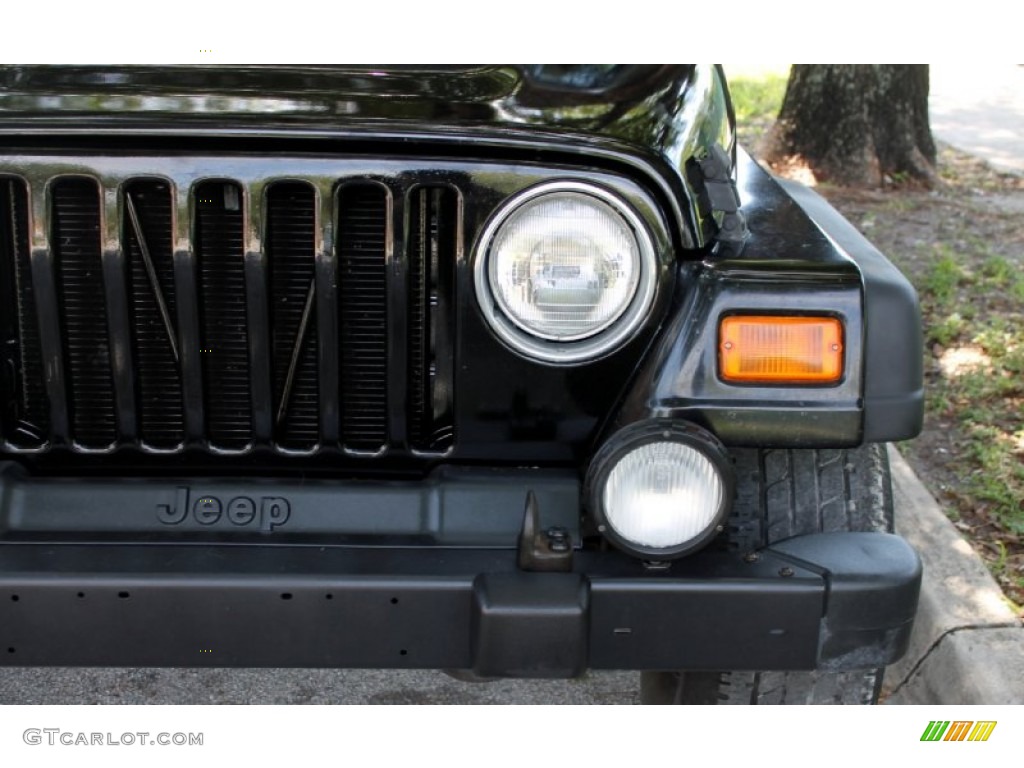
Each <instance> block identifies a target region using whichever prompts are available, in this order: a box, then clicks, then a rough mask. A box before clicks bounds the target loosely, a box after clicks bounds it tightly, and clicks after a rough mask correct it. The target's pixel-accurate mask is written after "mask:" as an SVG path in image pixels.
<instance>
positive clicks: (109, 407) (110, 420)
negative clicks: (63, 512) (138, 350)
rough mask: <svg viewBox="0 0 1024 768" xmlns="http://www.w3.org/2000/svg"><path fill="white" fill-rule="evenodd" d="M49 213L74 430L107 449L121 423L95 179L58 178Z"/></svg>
mask: <svg viewBox="0 0 1024 768" xmlns="http://www.w3.org/2000/svg"><path fill="white" fill-rule="evenodd" d="M50 217H51V219H50V220H51V225H52V229H51V233H52V236H51V242H52V243H53V252H54V256H55V260H56V264H57V284H58V293H59V295H60V300H61V308H62V331H63V338H64V360H65V365H66V366H67V386H68V399H69V401H70V410H71V430H72V434H73V435H74V439H75V442H76V443H77V444H79V445H81V446H83V447H87V448H106V447H108V446H110V445H112V444H113V443H114V441H115V440H116V438H117V428H116V423H115V417H114V388H113V380H112V376H111V369H110V343H109V338H108V336H107V310H106V300H105V297H106V294H105V292H104V285H103V265H102V261H101V243H100V196H99V189H98V187H97V185H96V182H94V181H91V180H89V179H77V178H76V179H61V180H59V181H57V182H55V183H54V184H53V186H52V191H51V212H50Z"/></svg>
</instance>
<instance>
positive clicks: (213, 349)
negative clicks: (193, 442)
mask: <svg viewBox="0 0 1024 768" xmlns="http://www.w3.org/2000/svg"><path fill="white" fill-rule="evenodd" d="M193 202H194V210H195V221H196V224H195V254H196V260H197V262H198V264H199V314H200V331H199V343H200V358H201V359H202V362H203V365H202V368H203V391H204V399H205V401H206V429H207V437H208V439H209V441H210V443H211V445H213V446H214V447H216V448H222V449H225V450H244V449H245V448H247V447H248V446H249V445H250V443H251V440H252V407H251V403H252V401H251V395H250V381H249V347H248V338H249V335H248V330H247V325H246V292H245V263H244V257H245V253H244V243H243V236H244V232H243V226H244V221H243V213H242V204H243V200H242V190H241V188H240V187H239V186H238V185H237V184H235V183H233V182H206V183H203V184H200V185H199V186H198V187H197V188H196V190H195V193H194V200H193Z"/></svg>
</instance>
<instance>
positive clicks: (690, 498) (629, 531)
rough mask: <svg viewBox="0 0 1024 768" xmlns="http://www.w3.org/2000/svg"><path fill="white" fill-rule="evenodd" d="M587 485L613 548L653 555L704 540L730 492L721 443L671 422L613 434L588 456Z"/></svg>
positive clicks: (688, 548) (671, 553)
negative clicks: (593, 457)
mask: <svg viewBox="0 0 1024 768" xmlns="http://www.w3.org/2000/svg"><path fill="white" fill-rule="evenodd" d="M590 482H591V506H592V508H593V510H594V513H595V517H596V518H597V521H598V526H599V529H600V530H601V532H602V533H603V534H604V535H605V536H606V537H607V538H609V539H610V540H611V541H612V542H613V543H615V544H616V545H617V546H619V547H620V548H621V549H625V550H627V551H629V552H632V553H633V554H637V555H640V556H644V557H649V558H655V559H666V558H674V557H679V556H681V555H684V554H686V553H688V552H692V551H694V550H695V549H698V548H699V547H701V546H703V545H704V544H705V543H707V542H708V541H709V540H710V539H711V538H712V537H713V536H715V534H716V533H718V531H720V530H721V527H720V526H721V525H722V523H723V521H724V519H725V516H726V514H727V513H728V508H729V506H730V502H731V497H732V476H731V469H730V464H729V461H728V458H727V457H726V455H725V451H724V449H723V448H722V447H721V445H720V444H719V443H718V442H717V441H716V440H715V439H714V438H713V437H712V436H711V435H709V434H708V433H706V432H704V431H703V430H700V429H698V428H696V427H692V426H690V425H684V424H678V423H673V422H647V423H642V424H639V425H633V426H631V427H627V428H626V429H625V430H622V431H621V432H619V433H617V434H616V435H615V436H614V437H613V438H612V439H611V440H610V441H609V442H608V444H606V445H605V447H604V448H603V449H602V450H601V451H600V452H599V453H598V456H597V457H595V460H594V464H593V465H592V469H591V481H590Z"/></svg>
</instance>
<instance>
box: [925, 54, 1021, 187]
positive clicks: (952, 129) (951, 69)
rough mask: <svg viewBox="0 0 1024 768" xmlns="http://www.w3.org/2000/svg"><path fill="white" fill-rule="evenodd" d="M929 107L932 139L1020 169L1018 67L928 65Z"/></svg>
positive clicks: (995, 164) (994, 163)
mask: <svg viewBox="0 0 1024 768" xmlns="http://www.w3.org/2000/svg"><path fill="white" fill-rule="evenodd" d="M929 106H930V115H931V124H932V132H933V133H934V134H935V136H936V137H938V138H939V139H941V140H942V141H945V142H947V143H949V144H952V145H953V146H954V147H956V148H958V149H962V150H964V151H965V152H970V153H971V154H973V155H977V156H978V157H981V158H984V159H985V160H987V161H988V162H989V163H990V164H991V165H992V166H993V167H995V168H999V169H1001V170H1010V171H1020V172H1024V66H1019V65H1015V64H984V65H970V66H964V65H959V66H956V65H949V64H933V65H932V67H931V98H930V103H929Z"/></svg>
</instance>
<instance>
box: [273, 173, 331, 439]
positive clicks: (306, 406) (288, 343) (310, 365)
mask: <svg viewBox="0 0 1024 768" xmlns="http://www.w3.org/2000/svg"><path fill="white" fill-rule="evenodd" d="M315 206H316V196H315V193H314V191H313V188H312V187H311V186H309V185H308V184H304V183H297V182H286V183H278V184H275V185H274V186H272V187H271V188H270V190H269V192H268V195H267V253H268V257H269V258H268V264H269V270H270V319H271V329H272V331H271V343H272V348H271V354H272V357H273V360H272V366H273V377H274V378H273V385H274V389H273V396H274V421H275V429H274V432H275V441H276V442H277V444H278V445H281V446H283V447H286V448H293V449H300V450H311V449H313V448H315V447H316V445H317V442H318V441H319V437H320V426H319V424H320V404H319V401H320V396H319V395H320V393H319V377H318V368H317V327H316V292H315V289H314V280H315V259H316V210H315Z"/></svg>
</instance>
